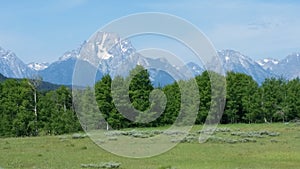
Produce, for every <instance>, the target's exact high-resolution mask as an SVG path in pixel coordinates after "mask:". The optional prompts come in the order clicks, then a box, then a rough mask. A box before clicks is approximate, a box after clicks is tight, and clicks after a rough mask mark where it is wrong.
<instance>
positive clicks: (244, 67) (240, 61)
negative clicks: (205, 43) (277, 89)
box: [218, 50, 275, 83]
mask: <svg viewBox="0 0 300 169" xmlns="http://www.w3.org/2000/svg"><path fill="white" fill-rule="evenodd" d="M218 54H219V58H220V60H221V62H222V63H223V68H224V70H226V71H233V72H239V73H245V74H247V75H250V76H252V78H253V79H254V80H255V81H257V82H258V83H262V82H263V81H264V80H265V79H266V78H269V77H273V76H275V75H274V74H273V73H271V72H269V71H266V70H265V69H263V68H262V67H261V66H260V65H259V64H258V63H256V62H255V61H253V60H252V59H250V58H249V57H247V56H245V55H243V54H241V53H240V52H237V51H234V50H222V51H219V52H218Z"/></svg>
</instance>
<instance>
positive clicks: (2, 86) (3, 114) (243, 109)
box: [0, 66, 300, 137]
mask: <svg viewBox="0 0 300 169" xmlns="http://www.w3.org/2000/svg"><path fill="white" fill-rule="evenodd" d="M212 75H214V76H218V77H220V78H221V79H224V80H226V101H225V105H224V113H223V116H222V119H221V123H223V124H227V123H272V122H289V121H293V120H297V119H298V118H299V117H300V92H299V91H300V80H299V78H297V79H293V80H290V81H287V80H285V79H283V78H270V79H266V80H265V81H264V82H263V83H262V84H260V85H259V84H257V83H256V82H255V81H254V80H253V79H252V77H251V76H248V75H245V74H242V73H235V72H228V73H227V74H226V76H225V77H223V76H221V75H216V74H215V73H213V72H208V71H204V72H203V73H202V74H201V75H198V76H196V77H195V79H190V80H182V81H177V82H174V83H173V84H169V85H166V86H162V87H154V86H153V85H152V83H151V80H150V75H149V72H148V71H147V70H146V69H144V68H143V67H142V66H137V67H136V68H135V69H133V70H132V71H131V72H130V75H129V76H128V77H121V76H117V77H114V78H113V79H112V78H111V77H110V76H109V75H105V76H104V77H103V78H102V79H101V80H100V81H98V82H96V84H95V86H93V87H87V88H81V89H78V90H79V91H80V92H82V94H83V95H84V94H93V93H94V94H95V98H96V102H97V105H98V109H99V110H100V112H102V116H103V117H104V119H105V120H106V121H107V123H108V124H109V125H110V126H111V127H112V128H113V129H122V128H132V127H156V126H164V125H171V124H173V123H174V121H175V120H176V118H177V116H178V113H179V111H180V109H181V101H182V100H181V97H182V95H181V91H180V87H179V86H180V85H183V84H188V83H189V82H190V81H191V80H194V81H196V83H197V85H198V86H197V87H198V89H199V94H198V97H197V99H198V100H199V103H200V104H196V106H199V107H197V109H198V112H197V118H196V121H195V123H196V124H203V123H204V122H205V120H206V118H207V115H208V112H209V110H210V108H211V106H213V104H214V102H213V100H214V99H212V98H213V96H212V92H211V91H212V90H211V83H210V79H211V78H212ZM129 77H130V78H129ZM38 85H39V84H38V83H37V81H36V80H32V79H3V81H2V82H1V83H0V137H19V136H37V135H59V134H64V133H72V132H78V131H82V130H83V128H84V129H85V128H86V127H88V126H87V125H86V126H85V124H83V123H81V124H80V123H79V120H78V117H77V114H76V112H75V109H74V104H73V98H72V89H71V88H70V87H66V86H60V87H58V88H56V89H51V90H40V89H39V88H38ZM112 85H116V86H114V88H115V89H120V90H114V91H112V90H111V88H112ZM124 85H128V89H129V91H128V92H127V91H126V90H122V89H123V88H122V86H124ZM118 86H119V88H118ZM155 89H159V90H160V91H163V93H164V94H165V96H166V100H167V102H166V105H159V106H157V107H164V106H165V109H164V110H163V112H162V113H161V114H160V115H159V116H156V115H157V112H156V111H159V110H156V109H151V111H150V110H149V107H151V104H160V99H159V98H160V97H155V98H158V99H157V100H154V101H152V102H150V101H149V97H150V93H151V94H154V95H155V94H156V93H157V92H152V91H153V90H155ZM155 91H158V90H155ZM116 92H117V93H116ZM187 94H188V93H187ZM113 95H117V96H118V97H114V98H115V99H117V100H119V102H121V103H124V105H121V108H123V109H126V108H128V105H126V104H125V102H122V99H125V96H128V95H129V98H130V102H131V104H132V106H133V107H134V108H135V109H137V110H139V111H142V112H143V113H142V114H136V112H134V111H133V112H131V113H132V114H133V117H134V119H135V120H137V119H139V118H142V117H144V116H147V117H152V119H154V120H152V121H150V122H148V123H139V122H133V121H131V120H129V119H128V118H125V117H124V116H123V115H122V114H121V113H120V112H119V111H118V110H120V109H118V107H117V106H116V105H115V104H114V102H115V101H114V99H113ZM157 96H160V95H159V94H157ZM161 99H162V98H161ZM150 100H151V99H150ZM122 106H123V107H122ZM83 108H84V107H83ZM119 108H120V107H119ZM190 110H192V108H191V109H190ZM185 111H189V109H186V110H185ZM220 111H222V110H220ZM91 113H99V111H94V112H91ZM95 116H97V114H95Z"/></svg>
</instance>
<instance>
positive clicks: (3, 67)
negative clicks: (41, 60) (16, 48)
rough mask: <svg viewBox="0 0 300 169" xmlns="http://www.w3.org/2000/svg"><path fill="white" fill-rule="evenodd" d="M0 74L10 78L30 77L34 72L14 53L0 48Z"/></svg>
mask: <svg viewBox="0 0 300 169" xmlns="http://www.w3.org/2000/svg"><path fill="white" fill-rule="evenodd" d="M0 73H1V74H3V75H4V76H6V77H11V78H25V77H32V76H33V75H34V74H35V73H36V72H35V71H34V70H32V69H30V68H28V67H27V65H26V64H25V63H23V62H22V61H21V60H20V59H19V58H18V57H17V56H16V54H15V53H13V52H11V51H10V50H5V49H3V48H1V47H0Z"/></svg>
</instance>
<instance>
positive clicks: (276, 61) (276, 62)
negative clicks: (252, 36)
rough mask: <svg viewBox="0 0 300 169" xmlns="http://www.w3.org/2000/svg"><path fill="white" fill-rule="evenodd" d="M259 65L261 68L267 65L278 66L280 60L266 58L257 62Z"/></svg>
mask: <svg viewBox="0 0 300 169" xmlns="http://www.w3.org/2000/svg"><path fill="white" fill-rule="evenodd" d="M256 62H257V63H258V64H259V65H261V66H264V65H266V64H274V65H277V64H278V63H279V61H278V60H276V59H272V58H265V59H262V60H258V61H256Z"/></svg>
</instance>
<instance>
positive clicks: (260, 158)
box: [0, 123, 300, 169]
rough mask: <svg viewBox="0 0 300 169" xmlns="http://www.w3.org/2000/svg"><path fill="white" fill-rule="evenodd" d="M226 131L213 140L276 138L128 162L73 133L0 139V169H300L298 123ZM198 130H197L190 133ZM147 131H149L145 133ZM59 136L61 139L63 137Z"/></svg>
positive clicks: (181, 149)
mask: <svg viewBox="0 0 300 169" xmlns="http://www.w3.org/2000/svg"><path fill="white" fill-rule="evenodd" d="M218 128H226V129H229V130H230V131H229V132H217V133H216V134H215V136H214V138H223V139H224V140H226V139H227V140H230V139H231V140H239V139H243V138H244V137H245V136H236V135H234V134H233V133H234V132H235V133H242V134H245V133H246V134H248V133H251V132H253V131H270V132H274V133H280V135H279V136H263V137H256V136H254V137H251V139H253V140H255V141H256V142H245V143H244V142H229V143H227V142H222V141H214V140H211V141H208V142H207V143H204V144H199V143H197V142H192V143H180V144H178V145H177V146H176V147H175V148H173V149H172V150H170V151H168V152H166V153H163V154H161V155H159V156H155V157H151V158H144V159H132V158H124V157H119V156H116V155H113V154H111V153H109V152H106V151H104V150H103V149H102V148H100V147H98V146H97V145H96V144H95V143H93V142H92V141H91V140H90V139H89V138H83V139H72V135H66V136H43V137H30V138H3V139H0V168H1V167H2V168H41V169H43V168H44V169H49V168H54V169H60V168H62V169H63V168H67V169H69V168H70V169H71V168H72V169H73V168H75V169H76V168H82V166H81V164H98V163H101V162H109V161H115V162H119V163H121V166H120V168H122V169H166V168H168V167H167V166H172V167H173V168H176V169H297V168H300V125H299V124H298V125H297V124H295V123H290V124H280V123H277V124H252V125H250V124H235V125H219V126H218ZM200 129H201V126H195V127H194V128H193V130H192V131H193V132H196V131H198V130H200ZM143 130H151V129H143ZM62 138H63V139H62Z"/></svg>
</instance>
